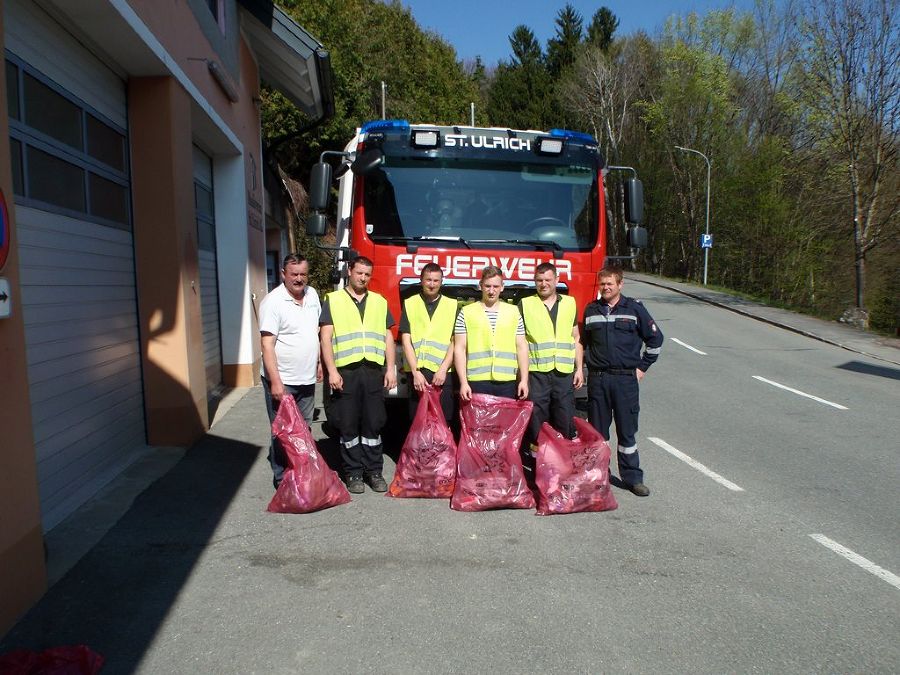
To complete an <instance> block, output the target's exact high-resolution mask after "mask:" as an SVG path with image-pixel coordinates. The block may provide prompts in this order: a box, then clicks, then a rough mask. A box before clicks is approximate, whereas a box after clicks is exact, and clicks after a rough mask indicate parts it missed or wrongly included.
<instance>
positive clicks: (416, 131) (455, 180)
mask: <svg viewBox="0 0 900 675" xmlns="http://www.w3.org/2000/svg"><path fill="white" fill-rule="evenodd" d="M329 156H337V157H339V158H340V165H339V168H338V169H337V171H336V172H335V174H336V175H338V176H339V180H340V186H339V191H338V205H337V214H336V223H337V246H336V247H335V250H336V251H337V253H338V255H337V256H336V265H337V267H336V272H337V274H336V278H338V279H340V280H341V281H339V282H338V283H339V285H340V284H341V283H343V279H344V278H345V275H346V265H347V262H348V261H349V260H351V259H352V258H354V257H356V256H357V255H363V256H365V257H367V258H369V259H371V260H372V261H373V262H374V263H375V268H374V270H373V273H372V281H371V283H370V286H369V287H370V289H371V290H374V291H377V292H378V293H381V294H382V295H384V296H385V297H386V298H387V300H388V302H389V306H390V309H391V312H392V313H393V315H394V318H395V319H399V317H400V310H401V303H402V301H403V299H405V298H406V297H408V296H409V295H411V294H414V293H417V292H418V291H419V274H420V273H421V270H422V267H423V266H424V265H425V264H426V263H429V262H435V263H437V264H438V265H440V266H441V267H442V268H443V270H444V288H443V292H444V293H445V294H447V295H451V296H455V297H457V298H458V299H459V300H460V301H461V302H466V301H470V300H472V299H476V298H479V297H480V292H479V290H478V280H479V279H480V276H481V270H482V268H484V267H485V266H486V265H496V266H497V267H499V268H500V269H501V270H502V271H503V277H504V293H503V297H504V299H505V300H507V301H509V302H517V301H518V299H519V298H521V297H523V296H524V295H530V294H532V293H534V292H535V289H534V269H535V267H537V265H539V264H540V263H542V262H547V261H550V262H552V263H553V264H554V265H556V267H557V269H558V270H559V283H560V286H559V292H560V293H566V294H569V295H571V296H573V297H574V298H575V300H576V302H577V303H578V309H579V314H580V313H581V311H583V308H584V307H585V305H586V304H587V303H588V302H590V301H591V300H593V299H594V298H596V297H597V290H598V287H597V278H596V277H597V271H598V270H599V269H600V268H601V267H602V265H603V263H604V261H605V260H606V259H607V250H606V233H607V217H606V212H607V207H606V196H605V190H604V187H603V179H604V176H605V174H606V173H607V171H609V170H611V169H621V170H626V171H630V172H631V173H632V177H630V178H628V179H626V180H625V181H624V184H625V212H626V221H627V222H629V223H632V224H634V226H633V227H630V228H629V233H628V234H629V236H628V243H629V245H630V246H632V247H635V248H639V247H641V246H644V245H645V242H646V237H647V235H646V230H644V229H643V228H642V227H639V226H638V225H637V224H638V223H640V221H641V214H642V211H643V195H642V187H641V183H640V181H638V180H637V178H636V175H634V174H635V172H634V170H633V169H631V168H629V167H608V166H606V165H605V162H604V159H603V157H602V155H601V154H600V152H599V151H598V148H597V142H596V141H595V140H594V139H593V138H592V137H591V136H589V135H587V134H583V133H579V132H575V131H567V130H560V129H552V130H550V131H549V132H541V131H517V130H513V129H503V128H475V127H464V126H435V125H428V124H410V123H409V122H407V121H405V120H377V121H373V122H368V123H367V124H365V125H363V126H362V127H361V128H360V130H359V133H358V134H357V135H356V137H354V138H353V140H351V141H350V143H349V144H348V145H347V147H346V148H345V151H344V152H331V151H326V152H324V153H322V161H320V162H319V163H318V164H316V165H315V166H314V167H313V171H312V178H311V184H310V207H311V209H312V210H313V213H312V215H311V216H310V217H309V220H308V222H307V232H308V233H309V234H310V235H312V236H316V237H318V236H322V235H323V234H324V233H325V230H326V218H325V215H324V214H323V213H322V211H324V210H325V209H326V208H327V206H328V201H329V194H330V189H331V182H332V175H333V173H332V168H331V165H330V164H329V163H327V162H326V161H325V159H326V158H328V157H329ZM398 344H399V342H398ZM400 358H401V357H400V356H399V355H398V361H397V363H398V364H399V363H401V360H400ZM399 379H400V385H399V387H398V391H397V392H392V394H393V395H399V396H405V395H406V387H405V382H404V381H403V379H404V378H403V377H402V373H400V378H399Z"/></svg>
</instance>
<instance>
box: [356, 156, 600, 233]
mask: <svg viewBox="0 0 900 675" xmlns="http://www.w3.org/2000/svg"><path fill="white" fill-rule="evenodd" d="M361 180H363V182H364V187H363V194H364V209H365V222H366V231H367V232H368V234H369V236H370V237H371V238H372V240H373V241H376V242H379V241H380V242H383V243H388V242H389V241H391V240H394V241H396V240H405V239H417V238H431V237H436V238H446V239H447V240H448V241H449V240H452V239H453V238H458V239H460V240H463V241H468V242H472V245H473V246H477V245H478V243H479V242H483V241H485V240H488V241H490V242H491V247H492V248H493V247H496V246H502V245H503V243H504V242H509V243H513V244H514V243H516V242H521V243H532V244H535V245H538V244H540V243H542V242H546V243H547V244H548V245H549V246H552V247H553V248H561V249H564V250H589V249H591V248H593V246H595V245H596V243H597V230H598V216H597V174H596V171H595V170H594V169H593V168H592V167H589V166H566V165H560V164H539V163H531V164H526V163H519V162H498V161H490V160H481V159H479V160H472V159H443V158H442V159H430V160H424V161H423V160H421V159H408V158H398V157H386V158H385V163H384V164H383V165H381V166H380V167H379V168H378V169H376V170H374V171H372V172H370V173H367V174H366V175H365V176H364V177H363V178H361Z"/></svg>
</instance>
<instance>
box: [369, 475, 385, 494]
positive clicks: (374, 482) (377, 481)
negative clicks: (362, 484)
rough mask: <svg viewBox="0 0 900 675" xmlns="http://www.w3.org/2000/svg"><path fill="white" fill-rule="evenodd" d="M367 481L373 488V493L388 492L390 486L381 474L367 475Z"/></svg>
mask: <svg viewBox="0 0 900 675" xmlns="http://www.w3.org/2000/svg"><path fill="white" fill-rule="evenodd" d="M365 481H366V483H368V484H369V487H370V488H372V491H373V492H387V489H388V484H387V481H386V480H385V479H384V476H382V475H381V474H380V473H367V474H365Z"/></svg>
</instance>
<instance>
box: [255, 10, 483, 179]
mask: <svg viewBox="0 0 900 675" xmlns="http://www.w3.org/2000/svg"><path fill="white" fill-rule="evenodd" d="M281 4H282V6H283V7H284V9H285V11H287V12H288V13H289V14H290V15H291V16H292V17H293V18H294V19H295V20H296V21H297V22H298V23H299V24H300V25H302V26H303V27H304V28H306V29H307V30H308V31H309V32H310V33H312V34H313V35H315V36H317V37H318V38H319V39H320V40H321V41H322V43H323V44H324V45H325V46H326V48H327V49H328V51H329V53H330V55H331V66H332V74H333V87H334V93H335V115H334V117H333V118H332V119H330V120H328V121H327V122H326V123H325V124H323V125H320V126H317V127H315V128H314V129H310V130H308V131H306V132H305V133H303V134H301V135H300V136H297V137H296V140H294V141H292V142H285V143H283V144H282V145H281V146H280V147H279V148H278V149H277V160H278V162H279V164H280V165H281V166H283V167H284V168H285V170H286V171H287V172H288V173H289V174H290V175H292V176H295V177H297V178H299V179H300V180H301V182H305V177H306V175H307V172H308V171H309V167H310V166H312V164H313V163H314V162H315V161H316V160H317V159H318V155H319V153H321V152H322V150H340V149H343V147H344V145H345V144H346V142H347V141H348V140H349V139H350V138H351V137H352V135H353V133H354V131H355V129H356V128H357V127H358V126H359V125H360V124H362V123H363V122H365V121H367V120H371V119H376V118H378V117H380V116H381V82H382V81H384V82H385V83H386V84H387V114H388V116H390V117H402V118H406V119H409V120H411V121H414V122H425V121H427V122H435V123H442V124H459V123H462V122H465V121H467V120H468V117H469V116H468V110H469V103H470V102H473V101H474V102H475V103H476V107H477V108H480V107H481V101H482V98H481V94H480V92H479V90H478V86H477V84H476V82H475V81H474V80H473V79H472V78H471V77H469V75H468V74H467V73H466V72H465V71H464V70H463V66H462V64H461V63H460V62H459V61H458V60H457V58H456V53H455V51H454V50H453V48H452V47H451V46H450V45H449V44H448V43H447V42H446V41H445V40H444V39H443V38H441V37H440V36H438V35H436V34H435V33H431V32H427V31H424V30H422V29H421V28H420V27H419V26H418V24H417V23H416V21H415V19H414V18H413V16H412V13H411V12H410V10H409V9H406V8H405V7H403V5H402V4H401V3H400V2H399V1H398V0H394V1H393V2H391V3H384V2H380V1H379V0H320V2H315V3H311V2H300V1H299V0H283V1H282V2H281ZM361 25H364V26H365V30H360V29H359V27H360V26H361ZM262 99H263V104H262V109H261V116H262V125H263V133H264V137H265V138H266V139H267V141H268V142H271V141H272V139H278V138H279V137H284V136H285V135H288V134H292V133H295V132H297V131H298V130H302V129H303V128H304V127H305V126H307V125H309V123H310V120H307V119H305V118H304V117H303V115H302V114H301V113H299V111H297V110H296V109H295V108H294V107H293V106H291V105H290V104H288V103H287V102H286V101H285V100H284V99H283V98H282V97H281V96H280V95H278V94H277V92H273V91H271V90H267V91H264V93H263V95H262Z"/></svg>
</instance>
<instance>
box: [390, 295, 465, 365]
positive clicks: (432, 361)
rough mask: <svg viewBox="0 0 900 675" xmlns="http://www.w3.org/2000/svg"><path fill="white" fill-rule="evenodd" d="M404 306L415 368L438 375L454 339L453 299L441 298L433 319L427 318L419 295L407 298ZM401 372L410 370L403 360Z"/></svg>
mask: <svg viewBox="0 0 900 675" xmlns="http://www.w3.org/2000/svg"><path fill="white" fill-rule="evenodd" d="M403 307H404V308H405V309H406V318H407V319H409V337H410V339H411V340H412V346H413V350H414V351H415V352H416V362H417V366H418V367H419V368H427V369H428V370H431V371H434V372H437V369H438V368H440V367H441V364H442V363H443V362H444V357H446V356H447V350H448V349H450V338H451V337H453V324H454V322H455V321H456V308H457V304H456V300H453V299H452V298H448V297H447V296H445V295H442V296H440V298H439V299H438V301H437V307H435V308H434V314H433V315H432V316H428V308H427V307H426V306H425V300H424V299H423V298H422V295H421V294H420V293H416V294H415V295H414V296H412V297H409V298H407V299H406V300H405V301H404V302H403ZM403 370H405V371H407V372H409V371H410V370H411V368H410V367H409V364H408V363H406V361H404V362H403Z"/></svg>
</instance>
